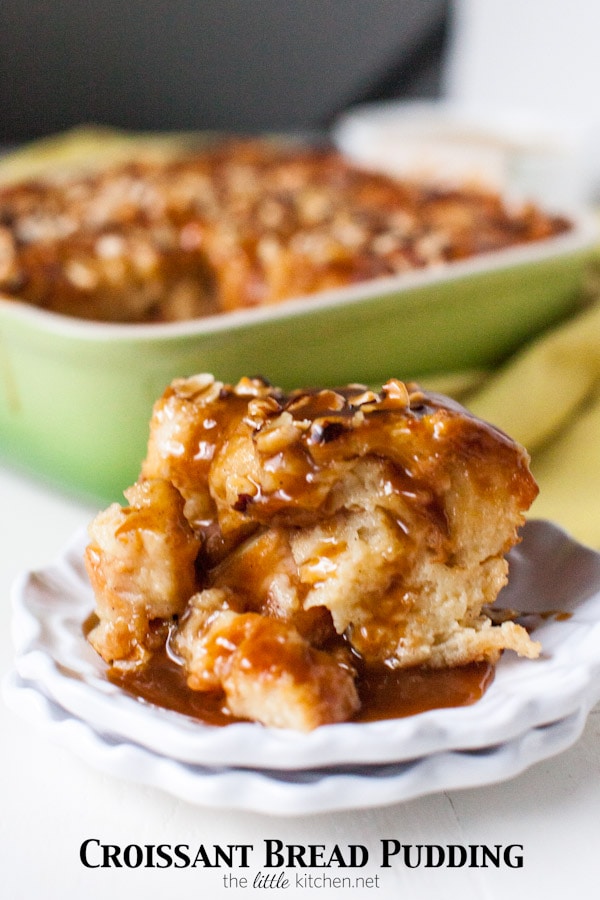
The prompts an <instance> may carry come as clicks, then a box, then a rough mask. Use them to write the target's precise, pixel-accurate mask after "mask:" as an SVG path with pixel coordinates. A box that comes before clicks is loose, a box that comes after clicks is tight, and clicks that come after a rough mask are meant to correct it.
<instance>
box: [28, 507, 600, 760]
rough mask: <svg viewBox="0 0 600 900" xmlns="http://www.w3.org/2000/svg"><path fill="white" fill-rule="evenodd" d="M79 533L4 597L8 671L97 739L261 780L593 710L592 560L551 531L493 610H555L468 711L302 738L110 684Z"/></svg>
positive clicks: (408, 756) (518, 553)
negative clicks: (87, 632)
mask: <svg viewBox="0 0 600 900" xmlns="http://www.w3.org/2000/svg"><path fill="white" fill-rule="evenodd" d="M84 544H85V536H84V535H82V534H79V535H78V536H76V538H75V539H74V541H73V542H72V543H71V544H70V545H69V547H67V548H66V550H65V552H64V554H62V555H61V557H60V558H59V559H58V560H57V562H56V563H55V564H54V565H53V566H51V567H49V568H47V569H44V570H42V571H39V572H33V573H29V574H27V575H24V576H23V577H21V578H20V579H19V580H18V581H17V583H16V584H15V586H14V590H13V608H14V617H13V639H14V642H15V646H16V668H17V671H18V673H19V675H20V676H21V678H23V679H24V680H26V681H27V682H29V684H30V685H31V686H32V687H34V688H35V687H37V688H38V689H39V690H40V691H41V692H42V693H43V694H44V695H46V696H47V697H49V698H50V699H52V700H54V701H55V702H56V703H58V704H60V706H62V707H63V708H64V709H65V710H66V711H67V712H68V713H70V714H71V715H73V716H75V717H77V718H79V719H81V720H82V721H84V722H86V723H87V724H89V725H90V726H91V727H92V728H93V729H95V730H96V731H98V732H102V733H108V734H111V735H113V736H114V737H115V738H117V739H119V740H121V741H123V740H124V741H131V742H134V743H135V744H136V745H139V746H143V747H145V748H146V749H148V750H149V751H152V752H154V753H159V754H160V755H161V756H163V757H168V758H170V759H173V760H177V761H180V762H182V763H188V764H191V765H196V766H219V767H223V766H230V767H238V768H240V767H246V768H261V769H265V770H275V769H277V770H280V771H286V770H293V769H314V768H322V767H325V766H341V765H365V764H368V765H373V764H384V763H400V762H407V761H411V760H415V759H417V758H421V757H424V756H426V755H429V754H434V753H436V754H437V753H441V752H446V751H451V750H469V749H470V750H477V749H478V748H481V747H489V746H493V745H496V744H499V743H504V742H506V741H512V740H514V739H516V738H518V737H521V736H523V735H524V734H525V733H526V732H528V731H529V730H530V729H532V728H536V727H538V726H540V725H545V724H548V723H551V722H557V721H558V720H559V719H563V718H565V717H567V716H570V715H572V714H574V713H578V712H581V711H584V712H585V713H587V711H588V710H589V709H590V708H591V706H592V705H593V704H594V703H595V702H596V701H597V700H599V699H600V554H597V553H595V552H594V551H592V550H589V549H587V548H585V547H583V546H581V545H580V544H577V543H576V542H575V541H574V540H572V539H571V538H570V537H569V536H568V535H566V534H565V533H564V532H563V531H561V530H560V529H558V528H557V527H556V526H554V525H551V524H549V523H546V522H530V523H528V524H527V525H526V526H525V528H524V530H523V542H522V544H521V545H519V547H518V548H516V549H515V550H513V551H512V553H511V556H510V560H511V574H510V582H509V585H508V587H507V588H505V590H504V591H503V593H502V594H501V597H500V600H499V603H498V605H499V606H507V607H512V608H518V609H520V610H522V611H523V612H536V611H537V612H540V611H545V610H561V611H563V612H566V613H570V614H571V617H570V618H569V619H568V620H566V621H558V620H557V619H555V618H550V619H548V620H547V621H546V622H545V623H544V624H543V626H542V627H540V628H539V629H538V630H537V631H536V637H537V638H538V639H539V640H540V641H541V642H542V645H543V648H544V654H543V657H542V658H541V659H539V660H523V659H518V658H517V657H515V656H514V655H513V654H508V653H507V654H505V655H504V657H503V659H502V660H501V662H500V663H499V665H498V667H497V672H496V677H495V680H494V682H493V684H492V685H491V687H490V688H489V689H488V691H487V692H486V694H485V695H484V697H483V698H482V699H481V700H480V701H478V702H477V703H475V704H474V705H472V706H468V707H461V708H457V709H439V710H431V711H429V712H425V713H421V714H419V715H416V716H411V717H408V718H404V719H394V720H387V721H381V722H369V723H344V724H341V725H329V726H324V727H321V728H318V729H316V730H315V731H313V732H311V733H309V734H298V733H296V732H291V731H284V730H280V729H273V728H264V727H263V726H261V725H256V724H251V723H241V724H234V725H229V726H227V727H225V728H218V727H211V726H205V725H202V724H201V723H198V722H197V721H195V720H193V719H191V718H188V717H186V716H183V715H180V714H178V713H175V712H171V711H169V710H165V709H161V708H159V707H156V706H153V705H151V704H148V703H144V702H141V701H139V700H137V699H135V698H134V697H132V696H130V695H128V694H126V693H125V692H123V691H122V690H121V689H119V688H118V687H116V686H115V685H112V684H111V683H110V682H109V681H107V679H106V678H105V675H104V664H103V663H102V661H101V660H100V658H99V657H98V656H97V655H96V654H95V653H94V651H93V650H92V649H91V647H90V646H89V645H88V644H87V642H86V640H85V638H84V636H83V632H82V623H83V621H84V620H85V618H86V617H87V615H88V614H89V613H90V611H91V610H92V608H93V597H92V593H91V589H90V587H89V585H88V582H87V578H86V575H85V572H84V569H83V565H82V551H83V546H84Z"/></svg>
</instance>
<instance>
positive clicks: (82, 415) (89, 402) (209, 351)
mask: <svg viewBox="0 0 600 900" xmlns="http://www.w3.org/2000/svg"><path fill="white" fill-rule="evenodd" d="M570 218H571V220H572V221H573V223H574V227H573V228H572V229H571V230H570V231H569V232H568V233H565V234H563V235H560V236H558V237H556V238H551V239H547V240H545V241H539V242H537V243H535V244H529V245H527V246H521V247H516V248H514V249H510V250H502V251H498V252H495V253H493V254H488V255H486V256H481V257H478V258H475V259H471V260H469V261H466V262H460V263H452V264H449V265H446V266H444V267H441V268H436V269H430V270H422V271H417V272H414V273H409V274H406V275H402V276H398V277H394V278H387V279H381V280H377V281H373V282H370V283H366V284H361V285H358V286H355V287H352V288H350V289H339V290H335V291H330V292H327V293H323V294H320V295H316V296H312V297H310V298H300V299H298V300H292V301H288V302H287V303H284V304H282V305H280V306H277V307H271V308H268V309H259V310H252V311H243V312H233V313H229V314H224V315H220V316H213V317H210V318H205V319H199V320H193V321H189V322H184V323H173V324H164V325H109V324H103V323H95V322H87V321H79V320H75V319H71V318H68V317H65V316H60V315H57V314H54V313H47V312H44V311H43V310H40V309H37V308H34V307H32V306H29V305H26V304H24V303H21V302H19V301H15V300H13V299H8V298H0V455H2V456H3V457H4V459H5V460H7V461H9V462H13V463H16V464H18V465H21V466H24V467H26V468H27V469H28V470H30V471H32V472H34V473H37V474H38V475H39V476H42V477H43V478H45V479H47V480H49V481H50V482H52V483H54V484H57V485H60V486H62V487H64V488H67V489H69V490H71V491H75V492H77V493H79V494H81V495H84V496H88V497H90V498H94V499H97V500H99V501H102V502H104V501H107V500H111V499H118V498H119V497H120V496H121V492H122V490H123V489H124V488H125V487H126V486H127V485H128V484H130V483H131V482H132V481H133V480H135V478H136V476H137V474H138V471H139V466H140V462H141V460H142V458H143V456H144V452H145V445H146V439H147V434H148V421H149V417H150V413H151V409H152V404H153V402H154V400H155V399H156V398H157V397H158V396H159V395H160V394H161V393H162V391H163V389H164V388H165V386H166V385H167V384H168V383H169V381H171V380H172V379H173V378H175V377H179V376H187V375H190V374H192V373H194V372H200V371H210V372H212V373H214V374H215V375H216V376H217V377H218V378H220V379H222V380H224V381H235V380H236V379H238V378H239V377H240V376H242V375H254V374H262V375H264V376H266V377H267V378H269V379H270V380H271V381H272V382H274V383H276V384H280V385H281V386H282V387H294V386H310V385H335V384H341V383H344V382H348V381H363V382H368V383H376V382H381V381H382V380H386V379H387V378H389V377H391V376H397V377H401V378H418V377H424V376H431V375H435V374H439V373H447V372H462V371H465V370H469V369H472V368H487V367H490V366H494V365H495V364H497V363H498V362H499V361H500V360H502V359H503V358H504V357H506V356H507V355H509V354H510V353H511V352H513V351H514V350H515V349H516V348H517V347H519V346H520V345H521V344H523V343H524V342H525V341H527V340H528V339H529V338H531V337H532V336H533V335H535V334H536V333H538V332H539V331H541V330H542V329H544V328H545V327H547V326H549V325H551V324H553V323H554V322H557V321H558V320H560V319H561V318H564V317H565V316H567V315H568V314H569V313H570V312H571V311H572V310H574V309H575V308H576V307H577V305H578V304H579V303H580V302H581V283H582V275H583V272H584V267H585V265H586V262H587V260H589V258H590V256H591V255H592V253H593V252H594V250H595V247H596V240H597V233H596V222H595V220H594V219H593V218H592V217H590V216H587V215H577V216H571V217H570Z"/></svg>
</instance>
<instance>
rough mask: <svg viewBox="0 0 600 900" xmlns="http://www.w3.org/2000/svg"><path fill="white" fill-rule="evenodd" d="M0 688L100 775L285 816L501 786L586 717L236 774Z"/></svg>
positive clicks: (17, 684) (569, 738) (205, 802)
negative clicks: (427, 751) (460, 743)
mask: <svg viewBox="0 0 600 900" xmlns="http://www.w3.org/2000/svg"><path fill="white" fill-rule="evenodd" d="M3 687H4V697H5V699H6V701H7V704H8V705H9V706H10V707H11V708H13V709H15V710H16V711H18V712H19V713H20V714H21V715H22V716H24V717H25V718H26V719H27V720H29V721H30V722H31V723H32V724H34V725H37V726H42V728H43V729H44V730H45V731H46V733H47V734H48V736H49V737H51V738H52V739H53V740H54V741H55V742H56V743H58V744H60V745H61V746H63V747H65V748H66V749H68V750H70V751H72V752H74V753H75V754H76V755H77V756H78V757H80V758H81V759H83V760H84V761H85V762H87V763H89V764H90V765H92V766H94V767H95V768H97V769H99V770H100V771H102V772H107V773H108V774H110V775H114V776H117V777H118V778H123V779H125V780H127V781H133V782H136V783H138V784H145V785H151V786H153V787H157V788H160V789H161V790H163V791H165V792H166V793H168V794H171V795H172V796H175V797H178V798H179V799H181V800H185V801H186V802H187V803H193V804H195V805H197V806H205V807H213V808H221V809H230V810H245V811H252V812H260V813H268V814H270V815H285V816H297V815H310V814H315V813H324V812H333V811H336V810H337V811H339V810H348V809H365V808H369V807H375V806H389V805H391V804H393V803H400V802H404V801H407V800H413V799H415V798H416V797H422V796H425V795H426V794H434V793H437V792H439V791H449V790H458V789H461V788H469V787H480V786H482V785H486V784H494V783H497V782H499V781H505V780H507V779H509V778H514V777H515V776H517V775H519V774H520V773H521V772H524V771H525V769H527V768H529V767H530V766H531V765H533V764H534V763H536V762H540V761H541V760H543V759H548V758H549V757H550V756H555V755H556V754H558V753H561V752H563V751H564V750H566V749H567V748H568V747H570V746H571V745H572V744H573V743H575V741H576V740H577V738H578V737H579V736H580V734H581V732H582V730H583V727H584V725H585V719H586V716H587V710H585V709H583V708H582V709H580V710H579V711H578V712H575V713H573V714H572V715H570V716H568V717H566V718H564V719H560V720H559V721H557V722H553V723H551V724H549V725H541V726H539V727H537V728H531V729H529V730H528V731H526V732H525V733H524V734H522V735H521V736H520V737H518V738H515V739H514V740H512V741H507V742H505V743H502V744H497V745H496V746H493V747H482V748H480V749H476V750H451V751H447V752H443V753H434V754H432V755H430V756H425V757H422V758H421V759H417V760H412V761H408V762H402V763H390V764H387V765H378V766H339V767H335V768H322V769H302V770H296V771H284V770H269V769H245V768H241V769H240V768H227V767H207V766H197V765H190V764H186V763H183V762H179V761H177V760H174V759H169V758H167V757H165V756H162V755H160V754H155V753H152V752H151V751H150V750H147V749H146V748H144V747H140V746H139V745H138V744H134V743H130V742H128V741H123V740H122V739H120V738H115V737H112V736H110V735H106V734H99V733H98V732H96V731H95V730H94V729H93V728H91V727H90V725H88V724H87V723H85V722H83V721H81V719H78V718H74V717H73V716H71V715H70V714H69V713H67V712H66V711H65V710H64V709H63V708H62V707H61V706H59V705H58V704H56V703H54V702H53V701H52V700H49V699H48V698H47V697H45V696H44V694H43V693H42V692H41V691H40V690H39V688H38V687H34V686H31V685H29V684H28V683H27V682H25V681H22V680H21V679H20V678H19V676H18V675H16V674H15V673H13V674H12V675H10V676H9V677H8V678H7V679H6V680H5V682H4V685H3Z"/></svg>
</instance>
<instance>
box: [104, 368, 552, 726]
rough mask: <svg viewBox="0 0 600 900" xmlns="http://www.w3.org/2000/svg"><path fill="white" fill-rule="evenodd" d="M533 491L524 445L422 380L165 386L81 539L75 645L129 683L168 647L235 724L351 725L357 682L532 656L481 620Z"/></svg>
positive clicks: (517, 636)
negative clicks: (140, 444) (138, 451)
mask: <svg viewBox="0 0 600 900" xmlns="http://www.w3.org/2000/svg"><path fill="white" fill-rule="evenodd" d="M536 494H537V486H536V484H535V481H534V479H533V477H532V475H531V473H530V471H529V467H528V457H527V454H526V452H525V450H524V449H523V448H522V447H520V446H519V445H517V444H516V443H515V442H513V441H512V440H511V439H510V438H508V437H507V436H506V435H504V434H503V433H502V432H500V431H498V430H497V429H495V428H493V427H492V426H490V425H488V424H487V423H485V422H482V421H480V420H478V419H476V418H474V417H473V416H472V415H470V414H469V413H468V412H467V411H466V410H464V409H463V408H462V407H460V406H458V405H457V404H455V403H453V402H452V401H450V400H448V399H447V398H445V397H442V396H440V395H436V394H432V393H427V392H424V391H422V390H421V389H420V388H419V387H418V386H417V385H416V384H405V383H404V382H401V381H399V380H396V379H391V380H389V381H388V382H387V383H386V384H384V385H383V387H382V388H381V390H379V391H375V390H372V389H369V388H367V387H366V386H364V385H359V384H350V385H348V386H345V387H343V388H339V389H335V390H332V389H322V390H319V389H310V390H309V389H299V390H295V391H291V392H288V393H284V392H283V391H282V390H280V389H278V388H276V387H273V386H271V385H270V384H268V383H267V382H266V381H265V380H263V379H262V378H243V379H241V380H240V381H239V382H238V383H237V384H236V385H234V386H232V385H226V384H223V383H222V382H219V381H217V380H215V379H214V378H213V377H212V376H210V375H204V374H203V375H197V376H193V377H190V378H183V379H178V380H175V381H174V382H173V383H172V384H171V385H170V386H169V388H168V389H167V390H166V392H165V393H164V395H163V396H162V397H161V398H160V399H159V400H158V401H157V403H156V404H155V407H154V411H153V415H152V420H151V426H150V437H149V443H148V451H147V455H146V458H145V460H144V462H143V465H142V470H141V473H140V477H139V480H138V481H137V482H136V484H134V485H133V486H132V487H130V488H129V489H128V490H127V491H126V492H125V496H126V498H127V501H128V505H127V506H124V507H121V506H120V505H118V504H113V505H111V506H110V507H109V508H108V509H106V510H105V511H103V512H101V513H100V514H99V515H98V516H97V517H96V519H95V520H94V522H93V523H92V525H91V526H90V537H91V540H90V543H89V545H88V547H87V550H86V566H87V570H88V573H89V577H90V580H91V583H92V586H93V589H94V592H95V597H96V611H95V618H94V621H93V623H92V627H91V629H90V630H89V633H88V637H89V640H90V642H91V643H92V645H93V647H94V648H95V649H96V651H97V652H98V653H99V654H100V655H101V656H102V658H103V659H104V660H105V661H106V663H107V664H108V666H109V667H110V669H111V671H112V672H116V673H117V674H118V676H119V677H120V678H122V679H123V683H125V684H126V681H127V678H128V677H130V676H132V675H135V673H136V672H140V671H143V670H145V669H147V668H148V667H151V665H152V660H153V659H155V658H157V657H158V655H160V654H163V655H164V654H165V653H166V654H167V655H168V656H169V658H170V659H171V661H173V662H174V663H175V664H176V665H177V666H178V667H179V668H180V670H181V672H182V673H183V675H184V678H185V682H186V685H187V688H186V689H188V690H191V691H193V692H198V693H202V694H205V695H207V696H211V697H214V698H218V702H220V703H222V705H223V707H224V708H225V709H226V710H227V711H228V713H229V714H230V715H231V716H232V717H234V718H236V719H244V720H253V721H257V722H261V723H263V724H266V725H269V726H275V727H283V728H292V729H297V730H302V731H308V730H311V729H313V728H315V727H317V726H319V725H322V724H326V723H334V722H340V721H346V720H349V719H352V718H353V717H355V716H356V715H357V714H359V712H360V706H361V702H362V701H361V697H360V691H359V686H358V673H359V672H364V671H371V672H372V671H377V670H390V671H396V670H404V669H411V670H412V669H415V668H416V667H425V668H427V669H428V670H436V669H437V670H439V669H449V668H454V667H459V666H464V665H466V664H471V663H477V662H482V661H484V662H486V661H487V662H489V663H494V662H495V661H496V660H497V659H498V657H499V656H500V654H501V653H502V651H504V650H512V651H516V652H517V653H518V654H520V655H523V656H526V657H536V656H537V655H538V653H539V650H540V648H539V645H538V644H537V643H536V642H534V641H532V640H531V638H530V636H529V635H528V633H527V632H526V631H525V629H524V628H522V627H521V626H520V625H519V624H517V623H516V622H514V621H512V620H506V621H503V622H502V623H500V624H496V623H494V622H493V621H492V619H491V618H490V616H489V615H488V613H487V610H486V607H488V606H489V605H490V604H492V603H493V602H494V601H495V599H496V597H497V595H498V593H499V591H500V589H501V588H502V586H503V585H504V584H505V582H506V580H507V569H508V564H507V561H506V558H505V556H506V553H507V551H508V550H509V549H510V548H511V546H513V545H514V544H515V543H516V542H517V541H518V529H519V526H520V525H521V524H522V522H523V514H524V512H525V511H526V510H527V509H528V508H529V506H530V504H531V503H532V502H533V500H534V498H535V496H536Z"/></svg>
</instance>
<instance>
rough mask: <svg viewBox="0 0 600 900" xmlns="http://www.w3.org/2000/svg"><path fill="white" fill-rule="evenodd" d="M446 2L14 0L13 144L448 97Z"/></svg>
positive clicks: (5, 62) (5, 40)
mask: <svg viewBox="0 0 600 900" xmlns="http://www.w3.org/2000/svg"><path fill="white" fill-rule="evenodd" d="M447 19H448V2H446V0H105V2H103V0H97V2H94V0H1V2H0V141H1V142H4V143H7V142H13V141H22V140H27V139H29V138H33V137H38V136H42V135H46V134H50V133H53V132H56V131H61V130H63V129H65V128H68V127H70V126H73V125H77V124H81V123H87V122H96V123H99V124H107V125H113V126H119V127H130V128H139V129H145V128H154V129H179V128H182V129H185V128H220V129H227V130H231V131H239V132H249V131H254V130H256V131H258V130H265V129H301V130H307V129H322V128H324V127H327V125H329V124H330V123H331V121H332V120H333V119H334V118H335V116H336V115H337V114H338V113H339V112H341V111H342V110H344V109H346V108H347V107H348V106H350V105H353V104H355V103H358V102H364V101H369V100H376V99H384V98H392V97H399V98H400V97H402V98H415V97H423V98H425V97H434V96H436V95H437V94H438V93H439V89H440V62H441V59H442V54H443V51H444V47H445V42H446V39H447V31H448V24H447Z"/></svg>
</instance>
